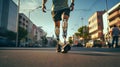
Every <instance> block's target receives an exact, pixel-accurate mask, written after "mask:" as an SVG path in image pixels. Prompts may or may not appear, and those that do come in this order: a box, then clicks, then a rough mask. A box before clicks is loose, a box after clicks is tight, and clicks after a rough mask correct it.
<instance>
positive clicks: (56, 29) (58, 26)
mask: <svg viewBox="0 0 120 67" xmlns="http://www.w3.org/2000/svg"><path fill="white" fill-rule="evenodd" d="M54 23H55V35H56V37H57V40H58V41H59V34H60V21H56V22H54Z"/></svg>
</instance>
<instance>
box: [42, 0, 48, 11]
mask: <svg viewBox="0 0 120 67" xmlns="http://www.w3.org/2000/svg"><path fill="white" fill-rule="evenodd" d="M46 2H47V0H42V11H43V12H46V11H45V9H46V6H45V4H46Z"/></svg>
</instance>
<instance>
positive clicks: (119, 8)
mask: <svg viewBox="0 0 120 67" xmlns="http://www.w3.org/2000/svg"><path fill="white" fill-rule="evenodd" d="M108 21H109V27H110V28H112V26H113V25H117V26H120V2H119V3H118V4H116V5H115V6H113V7H112V8H111V9H110V10H108Z"/></svg>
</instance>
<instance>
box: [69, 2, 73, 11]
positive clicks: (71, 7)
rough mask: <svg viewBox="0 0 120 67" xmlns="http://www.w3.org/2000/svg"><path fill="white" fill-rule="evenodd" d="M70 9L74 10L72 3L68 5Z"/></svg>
mask: <svg viewBox="0 0 120 67" xmlns="http://www.w3.org/2000/svg"><path fill="white" fill-rule="evenodd" d="M70 10H71V11H73V10H74V3H71V5H70Z"/></svg>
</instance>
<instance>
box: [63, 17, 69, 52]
mask: <svg viewBox="0 0 120 67" xmlns="http://www.w3.org/2000/svg"><path fill="white" fill-rule="evenodd" d="M62 28H63V38H64V46H63V47H62V51H61V52H62V53H67V52H68V51H69V50H70V49H71V47H70V44H67V42H66V38H67V28H68V22H67V20H66V19H63V23H62Z"/></svg>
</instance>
